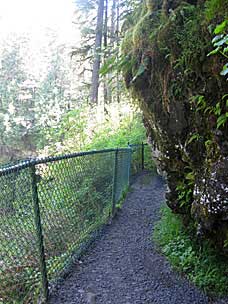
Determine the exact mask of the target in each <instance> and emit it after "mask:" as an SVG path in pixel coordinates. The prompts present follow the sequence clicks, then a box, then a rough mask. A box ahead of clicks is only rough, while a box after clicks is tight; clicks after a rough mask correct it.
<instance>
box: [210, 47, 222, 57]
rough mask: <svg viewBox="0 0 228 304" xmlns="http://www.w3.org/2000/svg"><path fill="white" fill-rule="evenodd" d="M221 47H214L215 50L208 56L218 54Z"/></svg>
mask: <svg viewBox="0 0 228 304" xmlns="http://www.w3.org/2000/svg"><path fill="white" fill-rule="evenodd" d="M220 49H221V47H220V46H218V47H217V48H216V49H214V50H213V51H211V52H210V53H208V54H207V56H211V55H215V54H217V53H218V52H219V50H220Z"/></svg>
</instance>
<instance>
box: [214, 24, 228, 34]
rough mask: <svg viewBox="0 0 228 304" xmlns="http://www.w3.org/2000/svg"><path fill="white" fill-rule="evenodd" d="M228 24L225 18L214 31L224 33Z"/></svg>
mask: <svg viewBox="0 0 228 304" xmlns="http://www.w3.org/2000/svg"><path fill="white" fill-rule="evenodd" d="M227 24H228V21H227V20H225V21H223V22H222V23H220V24H218V25H217V26H216V28H215V30H214V33H215V34H216V35H217V34H220V33H222V32H223V31H224V30H225V29H226V26H227Z"/></svg>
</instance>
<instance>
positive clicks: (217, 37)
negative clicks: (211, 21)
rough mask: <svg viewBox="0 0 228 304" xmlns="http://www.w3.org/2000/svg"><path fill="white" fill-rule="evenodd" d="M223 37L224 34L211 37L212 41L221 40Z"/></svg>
mask: <svg viewBox="0 0 228 304" xmlns="http://www.w3.org/2000/svg"><path fill="white" fill-rule="evenodd" d="M223 37H224V34H222V35H217V36H215V37H214V38H213V39H212V43H215V42H216V41H218V40H221V39H222V38H223Z"/></svg>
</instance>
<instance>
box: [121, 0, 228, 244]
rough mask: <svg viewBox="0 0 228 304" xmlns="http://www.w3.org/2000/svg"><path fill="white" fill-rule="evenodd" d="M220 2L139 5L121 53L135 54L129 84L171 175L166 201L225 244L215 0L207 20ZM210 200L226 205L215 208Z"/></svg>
mask: <svg viewBox="0 0 228 304" xmlns="http://www.w3.org/2000/svg"><path fill="white" fill-rule="evenodd" d="M215 1H218V2H219V0H210V1H206V5H205V3H204V2H202V1H193V0H192V1H190V0H189V1H165V0H164V1H155V2H154V1H147V2H146V4H145V3H144V4H143V8H142V7H141V8H140V9H139V11H140V12H143V13H140V14H139V13H136V12H134V14H135V15H137V16H140V18H137V19H135V22H134V24H132V25H131V26H130V27H129V29H128V31H127V32H126V35H125V38H124V40H123V44H122V53H123V55H125V56H127V59H128V60H129V64H127V65H125V67H124V71H123V73H124V77H125V81H126V85H127V87H128V88H129V89H130V91H131V92H132V95H133V97H134V99H135V100H136V101H137V103H138V104H139V105H140V107H141V109H142V110H143V113H144V121H145V126H146V128H147V133H148V136H149V138H150V141H151V143H152V146H153V151H154V157H155V159H156V163H157V164H158V165H159V170H160V171H161V172H165V174H166V176H167V182H168V188H169V190H168V192H167V202H168V205H169V206H170V208H171V209H173V210H174V211H175V212H178V213H184V214H187V215H188V216H189V217H192V218H194V219H195V221H196V223H197V225H198V231H203V232H204V234H205V235H208V236H209V237H210V238H213V239H214V240H216V242H217V243H218V244H223V243H224V241H221V240H220V241H218V239H219V237H218V236H219V229H220V227H221V225H222V227H223V230H224V227H226V224H227V223H228V209H227V205H228V202H227V198H226V196H227V192H224V191H223V190H221V184H222V185H223V186H222V187H225V189H228V181H227V176H228V168H227V153H228V128H227V126H224V127H223V128H220V129H219V130H218V129H217V127H216V118H215V117H214V116H213V115H214V114H213V113H212V112H211V111H210V109H212V108H213V107H215V105H216V103H217V102H218V101H221V103H224V102H225V101H224V100H223V101H222V96H223V95H225V94H226V93H227V82H226V81H225V78H223V77H221V76H219V71H220V70H221V68H222V66H223V65H224V60H223V59H222V58H219V56H217V57H215V58H209V57H208V56H207V54H208V53H209V51H210V50H211V42H210V41H211V35H210V32H209V31H208V28H211V27H212V28H213V27H214V26H215V25H216V23H217V22H218V21H221V20H222V18H224V17H225V14H226V13H225V12H224V13H222V12H221V11H220V10H219V9H218V7H217V6H216V5H214V7H216V9H215V10H214V19H213V20H211V19H210V23H209V21H208V20H209V19H207V18H206V14H208V10H209V7H210V9H212V7H213V5H212V2H215ZM225 2H226V1H225ZM221 106H222V107H223V108H224V105H221ZM221 168H222V169H221ZM221 170H222V173H221ZM215 176H216V178H217V180H221V179H222V180H223V182H221V181H220V182H215V181H214V180H213V179H214V178H215ZM190 177H191V178H192V179H191V178H190ZM193 177H194V178H193ZM203 198H205V200H204V199H203ZM208 201H209V203H208ZM211 206H213V208H221V210H222V211H221V212H220V213H219V212H217V213H213V212H211V211H210V208H211ZM225 223H226V224H225ZM227 226H228V225H227ZM212 236H213V237H212ZM225 236H226V233H223V234H222V235H221V238H223V237H225Z"/></svg>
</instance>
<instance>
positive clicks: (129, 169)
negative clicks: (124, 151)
mask: <svg viewBox="0 0 228 304" xmlns="http://www.w3.org/2000/svg"><path fill="white" fill-rule="evenodd" d="M128 147H129V154H128V172H127V173H128V177H127V178H128V186H129V185H130V176H131V156H132V149H131V147H130V146H129V145H128Z"/></svg>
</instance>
